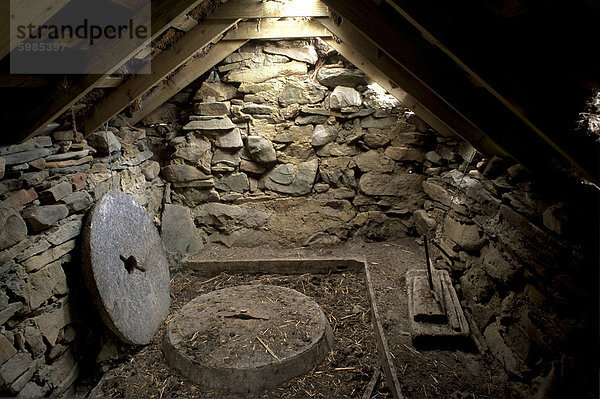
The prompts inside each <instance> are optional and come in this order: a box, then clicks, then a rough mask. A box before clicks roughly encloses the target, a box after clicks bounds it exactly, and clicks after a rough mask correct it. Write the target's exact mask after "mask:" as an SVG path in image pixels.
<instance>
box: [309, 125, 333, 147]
mask: <svg viewBox="0 0 600 399" xmlns="http://www.w3.org/2000/svg"><path fill="white" fill-rule="evenodd" d="M337 135H338V132H337V130H336V129H335V128H334V127H331V126H328V127H325V126H323V125H317V126H315V130H314V132H313V134H312V137H311V138H310V143H311V144H312V145H313V146H315V147H321V146H324V145H325V144H327V143H331V142H332V141H335V139H336V138H337Z"/></svg>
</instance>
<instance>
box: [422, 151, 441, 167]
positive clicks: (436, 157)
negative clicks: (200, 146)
mask: <svg viewBox="0 0 600 399" xmlns="http://www.w3.org/2000/svg"><path fill="white" fill-rule="evenodd" d="M425 159H426V160H428V161H429V162H431V163H433V164H435V165H441V164H442V156H441V155H440V154H438V153H437V152H435V151H429V152H427V153H426V154H425Z"/></svg>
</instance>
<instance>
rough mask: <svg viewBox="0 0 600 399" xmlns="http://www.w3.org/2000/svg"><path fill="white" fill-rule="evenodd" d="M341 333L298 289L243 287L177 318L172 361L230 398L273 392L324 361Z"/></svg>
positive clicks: (170, 343) (217, 294)
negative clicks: (233, 394) (229, 395)
mask: <svg viewBox="0 0 600 399" xmlns="http://www.w3.org/2000/svg"><path fill="white" fill-rule="evenodd" d="M332 344H333V332H332V330H331V327H330V326H329V322H328V321H327V318H326V317H325V314H324V313H323V311H322V310H321V307H320V306H319V305H318V304H317V303H316V302H315V301H313V300H312V299H311V298H309V297H307V296H306V295H303V294H301V293H299V292H298V291H295V290H293V289H290V288H285V287H278V286H273V285H243V286H238V287H231V288H225V289H222V290H217V291H213V292H210V293H208V294H204V295H201V296H199V297H196V298H195V299H193V300H192V301H190V302H189V303H188V304H186V305H185V306H184V307H183V308H181V310H180V311H179V313H177V314H176V315H175V317H173V319H172V320H171V321H170V322H169V324H168V327H167V332H166V334H165V336H164V341H163V353H164V354H165V357H166V359H167V362H168V363H169V364H170V365H171V366H172V367H174V368H176V369H177V370H179V372H180V373H181V374H183V375H185V376H186V377H188V378H189V379H191V380H192V381H194V382H195V383H198V384H201V385H202V386H204V387H207V388H210V389H214V390H218V392H223V393H238V394H241V393H249V392H257V391H261V390H264V389H267V388H272V387H275V386H278V385H280V384H282V383H283V382H285V381H287V380H289V379H290V378H293V377H296V376H299V375H302V374H304V373H306V372H308V371H310V370H311V369H312V368H313V367H315V366H316V365H318V364H319V363H321V362H322V361H323V359H324V358H325V356H326V355H327V352H328V351H329V349H330V348H331V346H332Z"/></svg>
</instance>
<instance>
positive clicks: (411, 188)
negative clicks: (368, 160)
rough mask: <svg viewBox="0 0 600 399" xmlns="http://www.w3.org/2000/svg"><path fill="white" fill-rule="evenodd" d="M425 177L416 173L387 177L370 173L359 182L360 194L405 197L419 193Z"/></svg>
mask: <svg viewBox="0 0 600 399" xmlns="http://www.w3.org/2000/svg"><path fill="white" fill-rule="evenodd" d="M424 179H425V177H424V176H423V175H419V174H416V173H413V174H404V175H396V174H394V175H387V174H382V173H377V172H368V173H365V174H364V175H362V176H361V178H360V180H359V189H360V192H361V193H363V194H365V195H389V196H404V195H407V194H410V193H416V192H419V191H420V190H419V189H420V187H421V185H422V183H423V180H424Z"/></svg>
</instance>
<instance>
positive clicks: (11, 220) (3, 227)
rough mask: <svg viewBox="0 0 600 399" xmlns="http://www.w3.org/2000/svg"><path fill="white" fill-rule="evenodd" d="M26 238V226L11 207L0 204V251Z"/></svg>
mask: <svg viewBox="0 0 600 399" xmlns="http://www.w3.org/2000/svg"><path fill="white" fill-rule="evenodd" d="M26 236H27V225H26V224H25V221H23V218H22V217H21V215H20V214H19V212H17V211H16V210H15V209H14V208H13V207H11V206H8V205H6V204H3V203H0V251H1V250H3V249H6V248H8V247H11V246H13V245H15V244H18V243H19V242H21V241H22V240H23V239H24V238H25V237H26Z"/></svg>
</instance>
